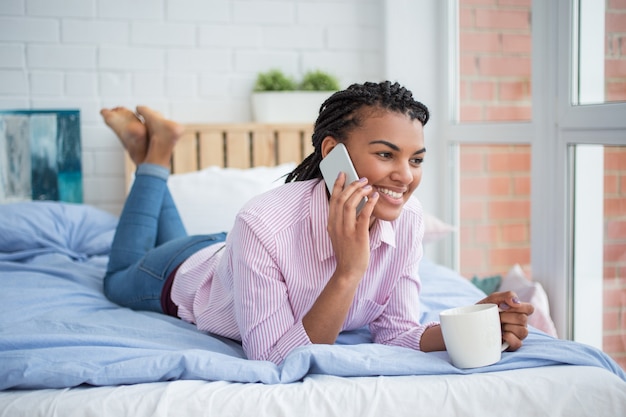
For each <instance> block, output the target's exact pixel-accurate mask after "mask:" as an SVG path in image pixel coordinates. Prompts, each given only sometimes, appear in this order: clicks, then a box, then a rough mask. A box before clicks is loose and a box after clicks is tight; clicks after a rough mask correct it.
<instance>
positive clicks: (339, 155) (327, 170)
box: [320, 143, 367, 215]
mask: <svg viewBox="0 0 626 417" xmlns="http://www.w3.org/2000/svg"><path fill="white" fill-rule="evenodd" d="M320 171H322V176H323V177H324V181H325V182H326V188H328V192H329V193H331V194H332V192H333V187H334V185H335V181H336V180H337V177H338V176H339V173H340V172H344V173H345V174H346V183H345V185H344V188H345V187H346V186H348V185H349V184H351V183H353V182H354V181H357V180H358V179H359V176H358V175H357V173H356V170H355V169H354V165H352V160H351V159H350V155H349V154H348V149H347V148H346V146H345V145H344V144H343V143H338V144H337V145H335V147H334V148H333V149H332V150H331V151H330V152H329V153H328V155H326V157H325V158H324V159H322V160H321V162H320ZM366 202H367V197H363V200H361V202H360V203H359V205H358V206H357V208H356V214H357V215H358V214H359V213H360V212H361V209H362V208H363V206H364V205H365V203H366Z"/></svg>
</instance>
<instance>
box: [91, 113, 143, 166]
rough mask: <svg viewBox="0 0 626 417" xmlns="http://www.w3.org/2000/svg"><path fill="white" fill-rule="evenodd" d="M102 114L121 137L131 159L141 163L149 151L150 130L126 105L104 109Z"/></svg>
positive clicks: (105, 120)
mask: <svg viewBox="0 0 626 417" xmlns="http://www.w3.org/2000/svg"><path fill="white" fill-rule="evenodd" d="M100 114H101V115H102V118H103V119H104V122H105V123H106V124H107V126H109V127H110V128H111V129H112V130H113V132H115V134H116V135H117V137H118V138H119V139H120V142H122V145H124V148H126V151H127V152H128V155H129V156H130V159H132V160H133V162H134V163H135V164H136V165H139V164H141V163H142V162H143V161H144V159H145V158H146V152H147V151H148V131H147V129H146V126H145V125H144V124H143V123H142V122H141V120H139V119H138V118H137V115H136V114H135V113H133V112H132V111H130V110H129V109H127V108H126V107H115V108H113V109H102V110H100Z"/></svg>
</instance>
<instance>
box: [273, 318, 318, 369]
mask: <svg viewBox="0 0 626 417" xmlns="http://www.w3.org/2000/svg"><path fill="white" fill-rule="evenodd" d="M310 344H311V339H309V335H308V334H307V333H306V330H304V325H303V324H302V321H299V322H298V323H296V324H295V325H294V326H293V327H292V328H291V329H289V330H288V331H287V333H285V334H284V335H283V336H282V337H281V338H280V339H279V340H278V342H277V343H276V345H275V346H274V348H273V349H272V350H271V351H270V352H269V355H268V357H267V360H269V361H272V362H274V363H275V364H277V365H280V364H281V363H282V362H283V361H284V360H285V358H286V357H287V355H288V354H289V352H291V351H292V350H294V349H295V348H297V347H300V346H306V345H310Z"/></svg>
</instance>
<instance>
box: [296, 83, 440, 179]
mask: <svg viewBox="0 0 626 417" xmlns="http://www.w3.org/2000/svg"><path fill="white" fill-rule="evenodd" d="M364 107H371V108H379V109H382V110H388V111H393V112H397V113H401V114H406V115H407V116H409V117H410V118H411V120H416V119H417V120H419V121H420V123H422V125H425V124H426V123H427V122H428V119H429V117H430V116H429V113H428V109H427V108H426V106H424V105H423V104H422V103H420V102H419V101H416V100H415V99H414V98H413V94H412V93H411V91H409V90H407V89H406V88H404V87H402V86H401V85H400V84H398V83H397V82H396V83H391V82H390V81H383V82H381V83H373V82H365V83H364V84H352V85H351V86H350V87H348V88H347V89H345V90H342V91H338V92H336V93H334V94H333V95H332V96H330V97H329V98H328V99H327V100H326V101H325V102H324V103H322V105H321V106H320V110H319V115H318V117H317V120H316V121H315V126H314V129H313V135H312V142H313V149H314V150H313V153H311V155H309V156H307V157H306V158H305V159H304V161H302V163H300V165H298V166H297V167H296V168H295V169H294V170H293V171H292V172H291V173H289V175H287V178H286V180H285V182H293V181H306V180H310V179H314V178H322V173H321V171H320V168H319V164H320V161H321V160H322V141H323V140H324V138H325V137H327V136H332V137H334V138H335V139H337V140H338V141H339V142H343V141H345V140H346V138H347V137H348V134H349V133H350V132H351V131H352V129H354V128H355V127H357V126H359V125H360V124H361V123H362V119H361V116H362V115H361V114H360V113H359V110H361V109H362V108H364Z"/></svg>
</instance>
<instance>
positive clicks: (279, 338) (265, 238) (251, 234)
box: [231, 216, 311, 364]
mask: <svg viewBox="0 0 626 417" xmlns="http://www.w3.org/2000/svg"><path fill="white" fill-rule="evenodd" d="M256 222H257V219H255V218H254V217H251V216H250V217H246V216H238V218H237V220H236V222H235V225H234V227H233V230H232V231H231V235H233V236H232V238H233V241H235V242H237V244H236V245H233V249H232V258H231V262H232V265H231V267H232V271H233V277H234V282H233V291H234V304H235V314H236V319H237V325H238V326H239V331H240V332H241V341H242V345H243V349H244V352H245V353H246V355H247V357H248V358H249V359H254V360H268V361H271V362H274V363H276V364H280V363H281V362H282V361H283V360H284V359H285V357H286V356H287V354H288V353H289V352H291V351H292V350H293V349H294V348H296V347H299V346H304V345H309V344H311V340H310V339H309V337H308V335H307V333H306V331H305V329H304V326H303V325H302V320H301V319H298V318H296V317H295V316H294V313H293V309H292V308H291V303H290V301H289V293H288V289H287V285H286V283H285V279H284V277H283V275H282V272H281V271H280V269H279V268H278V266H277V264H276V262H275V255H276V250H275V244H274V242H273V239H272V238H271V236H272V234H271V233H269V232H267V231H264V230H262V227H261V226H260V225H259V224H258V223H256ZM260 227H261V230H259V228H260Z"/></svg>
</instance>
